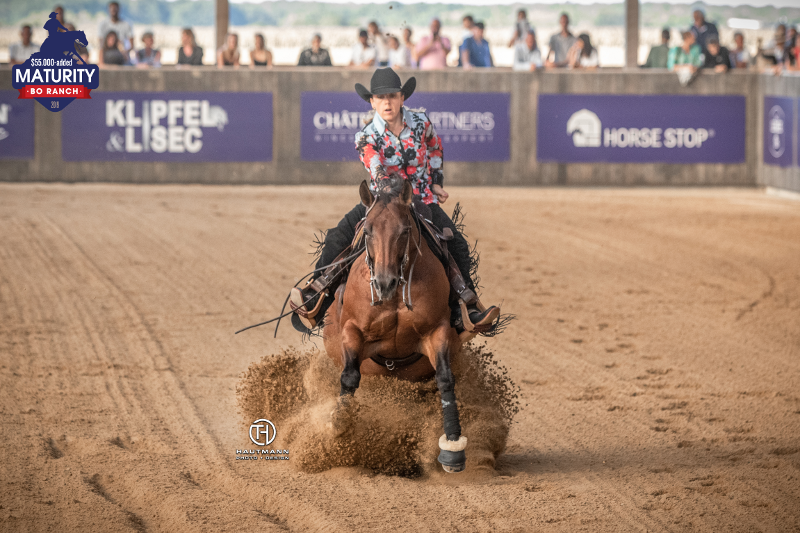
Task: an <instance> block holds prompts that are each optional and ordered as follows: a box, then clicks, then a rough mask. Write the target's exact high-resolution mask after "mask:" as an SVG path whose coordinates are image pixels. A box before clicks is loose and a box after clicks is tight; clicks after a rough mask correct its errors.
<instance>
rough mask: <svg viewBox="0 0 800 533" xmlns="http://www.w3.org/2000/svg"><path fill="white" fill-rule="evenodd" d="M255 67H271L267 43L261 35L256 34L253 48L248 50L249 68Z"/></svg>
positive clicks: (270, 55)
mask: <svg viewBox="0 0 800 533" xmlns="http://www.w3.org/2000/svg"><path fill="white" fill-rule="evenodd" d="M256 67H272V52H270V51H269V50H267V41H266V40H265V39H264V35H263V34H261V33H256V35H255V48H253V49H252V50H250V68H256Z"/></svg>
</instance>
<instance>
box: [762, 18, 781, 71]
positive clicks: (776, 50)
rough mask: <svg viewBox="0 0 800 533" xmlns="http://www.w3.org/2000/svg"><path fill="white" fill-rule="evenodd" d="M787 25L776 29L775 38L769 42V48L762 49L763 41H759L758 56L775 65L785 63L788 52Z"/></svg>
mask: <svg viewBox="0 0 800 533" xmlns="http://www.w3.org/2000/svg"><path fill="white" fill-rule="evenodd" d="M787 44H788V43H787V42H786V25H785V24H778V25H777V26H776V27H775V37H773V38H772V39H771V40H769V41H768V42H767V46H765V47H763V48H762V47H761V40H760V39H759V41H758V55H759V56H761V57H763V58H764V59H766V60H767V62H768V63H771V64H773V65H780V64H782V63H783V54H784V51H785V50H786V45H787Z"/></svg>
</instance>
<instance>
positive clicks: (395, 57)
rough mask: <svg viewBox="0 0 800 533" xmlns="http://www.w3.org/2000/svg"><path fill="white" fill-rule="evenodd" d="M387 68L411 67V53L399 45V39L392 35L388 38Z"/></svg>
mask: <svg viewBox="0 0 800 533" xmlns="http://www.w3.org/2000/svg"><path fill="white" fill-rule="evenodd" d="M389 66H390V67H392V68H409V67H410V66H411V51H410V50H409V49H408V48H406V47H405V46H402V45H401V44H400V39H398V38H397V37H395V36H394V35H392V36H391V37H389Z"/></svg>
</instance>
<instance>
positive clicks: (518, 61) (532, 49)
mask: <svg viewBox="0 0 800 533" xmlns="http://www.w3.org/2000/svg"><path fill="white" fill-rule="evenodd" d="M537 68H542V52H541V51H539V47H538V46H537V44H536V34H535V33H534V32H533V30H529V31H528V33H527V34H526V35H525V40H524V41H521V42H520V43H518V44H517V47H516V49H515V50H514V66H513V69H514V70H517V71H528V72H533V71H534V70H536V69H537Z"/></svg>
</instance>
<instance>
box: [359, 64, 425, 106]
mask: <svg viewBox="0 0 800 533" xmlns="http://www.w3.org/2000/svg"><path fill="white" fill-rule="evenodd" d="M416 87H417V79H416V78H414V77H413V76H412V77H410V78H408V80H406V82H405V84H403V86H402V87H401V86H400V76H398V75H397V73H395V71H393V70H392V69H391V68H388V67H387V68H379V69H378V70H376V71H375V73H374V74H373V75H372V80H370V82H369V90H367V88H366V87H364V86H363V85H361V84H360V83H356V92H357V93H358V96H360V97H361V98H363V99H364V100H366V101H367V102H369V99H370V98H372V95H374V94H391V93H403V96H404V97H405V99H406V100H408V98H409V97H410V96H411V95H412V94H414V89H415V88H416Z"/></svg>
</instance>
